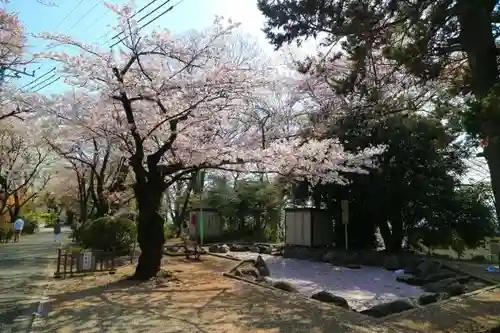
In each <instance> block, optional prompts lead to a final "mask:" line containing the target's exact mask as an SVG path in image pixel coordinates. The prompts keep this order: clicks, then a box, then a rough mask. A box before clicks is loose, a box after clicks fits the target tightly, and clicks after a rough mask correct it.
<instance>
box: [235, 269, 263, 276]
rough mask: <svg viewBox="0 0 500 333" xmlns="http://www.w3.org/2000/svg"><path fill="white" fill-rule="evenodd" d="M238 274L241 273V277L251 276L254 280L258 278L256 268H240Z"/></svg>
mask: <svg viewBox="0 0 500 333" xmlns="http://www.w3.org/2000/svg"><path fill="white" fill-rule="evenodd" d="M240 272H241V274H242V275H246V276H252V277H254V278H258V277H259V276H260V274H259V270H258V269H257V268H255V267H245V268H241V269H240Z"/></svg>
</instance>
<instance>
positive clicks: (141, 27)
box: [109, 0, 184, 48]
mask: <svg viewBox="0 0 500 333" xmlns="http://www.w3.org/2000/svg"><path fill="white" fill-rule="evenodd" d="M169 1H170V0H167V1H166V2H165V3H164V4H166V3H167V2H169ZM182 2H184V0H179V1H177V3H175V4H173V5H172V6H170V7H168V8H167V9H166V10H165V11H164V12H162V13H161V14H159V15H158V16H156V17H155V18H153V19H151V20H149V21H148V22H147V23H145V24H143V25H142V26H140V27H139V29H138V31H140V30H142V29H143V28H145V27H146V26H148V25H149V24H151V23H153V22H154V21H156V20H157V19H159V18H160V17H162V16H163V15H165V14H167V13H168V12H170V11H172V10H173V9H174V8H175V7H176V6H177V5H179V4H181V3H182ZM151 13H152V12H150V13H149V14H148V15H150V14H151ZM148 15H146V16H145V17H147V16H148ZM145 17H143V18H142V19H144V18H145ZM142 19H141V20H139V21H137V22H140V21H142ZM126 38H127V36H125V37H123V38H122V39H120V40H119V41H117V42H116V43H114V44H113V45H111V46H110V47H109V48H113V47H114V46H115V45H117V44H119V43H121V42H122V41H124V40H125V39H126Z"/></svg>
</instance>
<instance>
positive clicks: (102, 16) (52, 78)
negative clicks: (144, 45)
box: [23, 0, 184, 92]
mask: <svg viewBox="0 0 500 333" xmlns="http://www.w3.org/2000/svg"><path fill="white" fill-rule="evenodd" d="M156 1H158V0H151V1H150V2H149V3H147V4H146V5H145V6H143V7H142V8H141V9H139V10H138V11H137V12H135V13H134V14H133V15H132V16H131V17H130V18H129V19H132V18H134V17H135V16H136V15H138V14H140V13H141V12H143V11H144V10H146V9H147V8H149V7H150V6H151V5H153V4H154V3H155V2H156ZM170 1H171V0H166V1H164V2H163V3H162V4H160V5H159V6H157V7H156V8H154V9H153V10H151V11H150V12H148V13H147V14H145V15H144V16H143V17H141V18H140V19H139V20H138V21H137V23H139V22H142V21H143V20H145V19H146V18H148V17H149V16H151V15H152V14H154V13H155V12H156V11H157V10H158V9H160V8H162V7H163V6H165V5H166V4H168V3H169V2H170ZM183 1H184V0H179V1H177V2H176V3H175V4H173V5H171V6H170V7H168V8H167V9H166V10H165V11H163V12H162V13H160V14H159V15H157V16H156V17H154V18H152V19H151V20H149V21H148V22H146V23H144V24H143V25H142V26H140V27H139V29H138V31H140V30H142V29H143V28H145V27H146V26H148V25H149V24H151V23H153V22H154V21H156V20H157V19H159V18H160V17H162V16H163V15H165V14H167V13H168V12H170V11H172V10H173V9H174V8H175V7H176V6H178V5H179V4H181V3H182V2H183ZM82 2H83V0H80V2H79V3H78V4H77V5H76V6H75V7H73V9H72V10H71V11H70V12H69V13H68V14H66V16H65V17H64V18H63V19H62V20H61V22H60V23H59V24H58V26H60V25H61V24H62V22H63V21H64V20H65V19H66V18H67V17H69V16H70V15H71V14H72V13H73V12H74V10H75V9H76V8H77V7H78V6H79V5H80V4H81V3H82ZM99 3H100V0H99V1H98V2H96V3H95V4H94V5H93V6H92V7H91V8H90V9H89V10H88V11H87V12H86V13H85V14H84V15H83V16H82V17H80V19H79V20H78V21H77V22H75V24H73V26H72V27H71V28H70V29H69V30H72V29H73V28H74V27H76V26H77V25H78V24H79V23H80V22H81V21H82V20H83V19H84V18H85V17H87V16H88V15H89V14H90V13H91V12H92V11H93V10H94V9H95V8H96V7H97V5H98V4H99ZM107 14H109V12H107V13H106V14H104V15H101V16H100V17H99V19H97V20H94V21H93V22H92V24H91V25H93V24H95V23H96V22H98V21H100V20H101V19H102V18H104V17H105V16H106V15H107ZM122 33H124V31H121V32H120V33H119V34H117V35H115V36H113V37H112V38H111V39H110V40H108V41H107V42H106V43H104V44H107V43H108V42H109V41H111V40H112V39H116V38H117V37H118V36H120V35H121V34H122ZM106 35H108V34H106ZM103 37H104V36H103ZM125 38H126V36H125V37H124V38H122V39H120V40H119V41H118V42H116V43H115V44H113V45H112V46H111V47H110V48H112V47H114V46H115V45H117V44H118V43H120V42H122V41H123V40H124V39H125ZM100 39H102V37H101V38H100ZM55 70H56V68H55V67H54V68H53V69H51V70H50V71H49V72H47V73H45V74H44V75H43V76H46V75H48V74H49V73H51V72H53V71H55ZM56 76H57V75H56V74H54V75H51V76H50V77H48V78H47V79H45V80H43V81H41V82H39V83H37V84H36V85H34V86H32V87H31V88H30V89H36V88H37V87H38V88H37V89H36V90H35V91H34V92H38V91H40V90H42V89H44V88H46V87H48V86H50V85H51V84H53V83H55V82H57V81H59V79H61V77H60V76H59V77H56ZM41 78H42V77H39V78H37V79H36V80H33V81H32V82H30V83H29V84H27V85H25V86H28V85H30V84H32V83H34V82H35V81H38V80H39V79H41ZM47 81H49V82H48V83H46V84H44V83H45V82H47ZM40 85H41V87H40ZM23 87H24V86H23Z"/></svg>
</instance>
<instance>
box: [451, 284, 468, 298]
mask: <svg viewBox="0 0 500 333" xmlns="http://www.w3.org/2000/svg"><path fill="white" fill-rule="evenodd" d="M466 292H467V286H466V285H464V284H460V283H453V284H451V285H449V286H448V287H447V288H446V293H447V294H448V296H450V297H453V296H460V295H463V294H465V293H466Z"/></svg>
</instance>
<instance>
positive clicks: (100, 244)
mask: <svg viewBox="0 0 500 333" xmlns="http://www.w3.org/2000/svg"><path fill="white" fill-rule="evenodd" d="M136 238H137V229H136V224H135V222H134V221H131V220H129V219H125V218H121V217H109V216H106V217H101V218H98V219H96V220H94V221H91V222H89V223H86V224H84V225H82V227H81V229H80V230H79V232H78V242H79V243H80V245H82V246H83V247H85V248H91V249H96V250H103V251H117V252H126V251H130V249H131V248H132V245H133V244H134V241H135V239H136Z"/></svg>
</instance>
